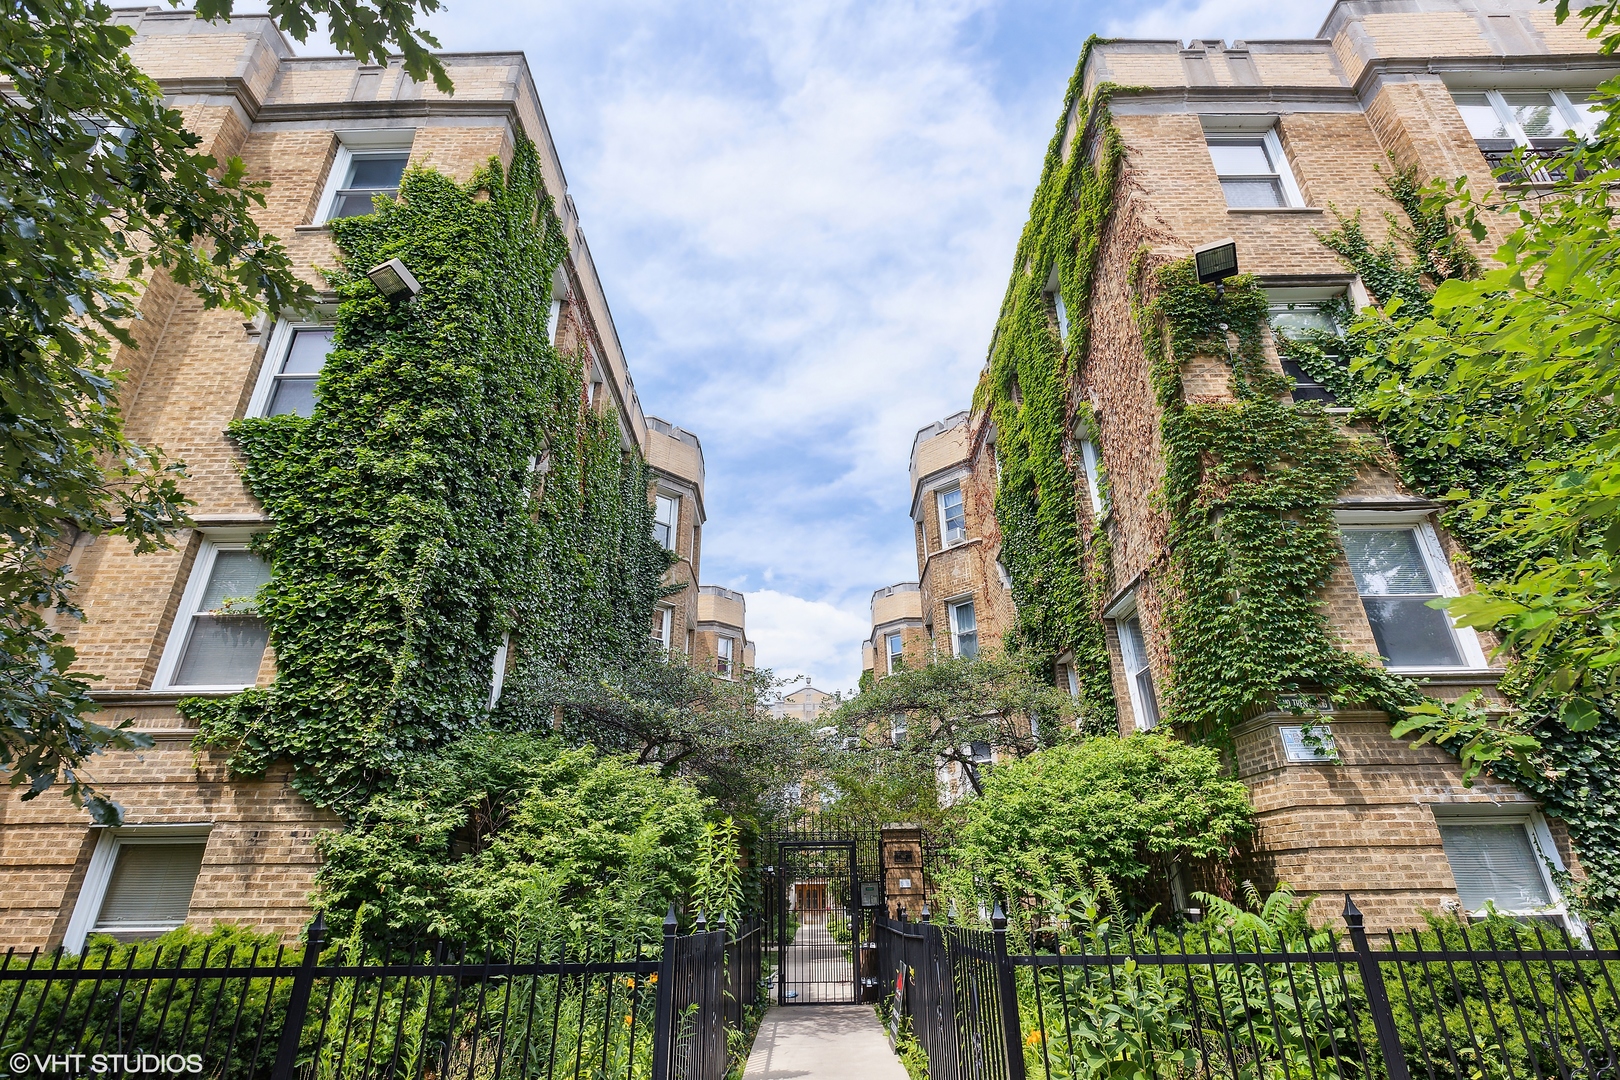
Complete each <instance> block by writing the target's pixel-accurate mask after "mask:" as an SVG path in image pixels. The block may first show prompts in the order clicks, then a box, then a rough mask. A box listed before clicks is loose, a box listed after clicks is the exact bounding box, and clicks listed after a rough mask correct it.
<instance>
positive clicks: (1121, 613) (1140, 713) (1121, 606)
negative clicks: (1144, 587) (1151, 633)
mask: <svg viewBox="0 0 1620 1080" xmlns="http://www.w3.org/2000/svg"><path fill="white" fill-rule="evenodd" d="M1103 617H1104V618H1107V619H1112V620H1113V621H1114V636H1115V637H1116V638H1118V639H1119V660H1120V668H1121V670H1122V671H1123V673H1124V675H1125V692H1126V694H1127V695H1128V696H1129V697H1130V700H1131V723H1132V724H1133V725H1135V727H1136V730H1137V731H1152V730H1153V729H1154V728H1156V727H1158V726H1159V723H1160V722H1161V721H1162V720H1163V719H1164V717H1163V714H1162V713H1160V711H1159V701H1158V695H1159V690H1158V686H1157V685H1155V686H1154V689H1153V698H1154V700H1153V709H1152V711H1151V713H1150V712H1149V710H1148V708H1147V704H1146V703H1145V702H1144V701H1143V700H1142V691H1141V688H1140V687H1138V686H1137V685H1136V674H1137V672H1138V671H1141V670H1143V668H1136V669H1135V670H1132V668H1131V656H1130V655H1129V653H1130V651H1131V650H1129V649H1127V647H1126V645H1127V643H1126V640H1125V624H1126V623H1127V622H1129V621H1130V620H1131V619H1135V620H1136V622H1137V625H1138V626H1140V625H1141V622H1142V616H1141V614H1140V613H1139V611H1138V609H1137V605H1136V594H1135V593H1132V594H1130V595H1129V596H1127V597H1125V598H1124V599H1123V600H1121V601H1120V602H1119V603H1117V604H1115V605H1114V606H1113V607H1112V608H1110V609H1109V610H1108V611H1107V612H1105V613H1104V616H1103ZM1142 651H1143V654H1144V655H1143V656H1142V657H1141V658H1140V659H1141V661H1142V664H1143V666H1144V667H1145V668H1146V669H1147V672H1148V677H1149V679H1151V678H1152V676H1153V665H1152V663H1151V662H1150V661H1149V660H1148V657H1147V656H1146V652H1147V628H1146V627H1143V629H1142Z"/></svg>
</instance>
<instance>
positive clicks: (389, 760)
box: [180, 140, 669, 816]
mask: <svg viewBox="0 0 1620 1080" xmlns="http://www.w3.org/2000/svg"><path fill="white" fill-rule="evenodd" d="M332 230H333V234H334V236H335V238H336V239H337V241H338V243H339V245H340V246H341V248H342V250H343V253H344V262H343V266H342V268H340V269H339V270H337V271H334V272H331V273H330V274H329V275H328V277H329V281H330V285H331V287H332V288H333V289H334V290H335V291H336V293H337V295H338V296H339V297H340V298H341V304H340V306H339V308H338V313H337V332H336V339H335V347H334V349H333V351H332V353H331V354H330V356H329V357H328V358H327V361H326V365H325V367H324V368H323V369H322V371H321V375H320V379H319V383H318V387H317V389H318V394H317V404H316V407H315V412H314V415H313V416H311V417H309V418H303V417H298V416H276V417H267V418H250V419H244V420H238V421H236V422H235V423H233V424H232V425H231V427H230V432H229V433H230V435H231V437H232V438H233V439H234V440H235V442H236V444H237V445H238V446H239V447H240V449H241V453H242V457H243V459H244V467H243V471H244V475H245V479H246V482H247V485H248V488H249V490H250V491H252V493H253V494H254V496H255V497H256V498H258V499H259V500H260V501H261V502H262V503H263V505H264V508H265V510H266V512H267V513H268V515H269V517H270V519H271V521H272V522H273V525H272V526H271V528H270V530H269V531H268V532H267V533H265V534H263V535H262V536H260V537H259V538H258V540H257V542H256V543H257V547H258V550H260V551H261V552H262V553H263V554H264V555H265V556H266V557H267V558H268V559H269V561H270V564H271V567H272V569H273V576H272V578H271V580H270V582H269V583H268V584H267V585H266V586H265V587H264V589H263V590H262V591H261V593H260V595H259V600H258V605H259V611H260V613H261V615H262V616H263V618H264V619H265V621H266V623H267V624H268V627H269V631H270V642H271V645H272V647H273V648H274V650H275V660H276V672H277V674H276V679H275V681H274V683H272V684H271V685H270V686H267V687H262V688H256V689H251V690H247V691H244V692H242V693H240V694H237V695H234V696H232V697H229V698H225V699H198V698H192V699H187V700H185V701H183V702H181V705H180V710H181V712H182V714H183V715H185V716H187V717H189V718H191V719H193V720H194V721H196V723H197V725H198V736H197V743H198V745H199V747H202V746H214V747H224V748H227V749H229V750H230V752H231V758H230V764H231V766H232V768H233V769H235V770H237V771H239V772H241V773H245V774H249V775H253V774H259V773H262V772H263V771H264V770H265V769H266V768H267V767H268V766H269V765H271V764H272V763H273V762H275V761H277V760H281V759H287V760H290V761H291V762H292V763H293V765H294V767H295V775H294V780H293V783H294V785H295V786H296V787H297V789H298V790H299V791H300V792H302V793H303V794H304V795H305V796H307V797H308V798H310V799H311V800H312V801H313V802H315V803H316V804H317V805H322V806H330V807H333V808H335V809H337V810H338V811H339V812H340V813H343V814H345V815H349V816H352V814H353V813H354V812H355V810H356V809H357V808H358V807H359V806H360V805H362V804H363V803H364V802H365V801H366V799H367V798H369V797H370V796H371V795H372V794H374V793H375V792H377V791H379V790H384V789H386V788H387V787H388V786H389V785H390V783H392V782H393V780H394V778H396V777H397V776H398V775H399V774H400V772H401V768H402V765H403V764H404V763H405V762H406V761H407V760H408V759H410V758H411V757H412V756H413V755H416V754H420V753H422V752H426V751H429V750H432V749H433V748H436V747H439V746H442V745H444V744H446V743H448V742H449V741H450V740H451V739H452V738H454V737H456V736H458V735H460V734H463V733H465V732H467V731H469V730H473V729H477V728H479V727H480V726H484V725H489V724H492V723H493V724H497V725H499V726H504V727H507V728H523V727H545V728H549V727H550V726H551V724H552V721H553V714H552V707H551V704H550V702H549V698H548V693H547V691H548V689H550V688H554V687H555V686H556V684H557V683H558V682H559V681H566V680H568V679H570V678H576V679H588V678H591V677H593V676H594V674H595V673H596V672H597V671H598V670H599V669H601V668H603V667H604V664H605V662H606V660H607V659H610V658H612V657H615V656H617V657H625V656H629V655H632V654H633V653H635V652H636V650H644V649H645V642H646V635H647V631H646V627H647V620H648V618H649V616H650V612H651V609H652V606H653V603H654V601H655V600H656V599H657V597H658V596H659V595H660V593H661V591H662V587H661V585H660V575H661V574H662V572H663V571H664V570H665V569H666V568H667V566H668V559H669V557H668V554H667V553H666V552H665V551H664V549H663V548H662V547H661V546H660V545H659V544H658V543H657V542H656V540H654V538H653V535H652V527H651V525H652V523H651V513H652V512H651V509H650V508H649V506H648V499H647V484H648V473H647V469H646V466H645V464H644V463H643V462H642V460H641V458H640V455H639V453H637V452H635V451H633V450H630V451H626V450H623V449H622V448H621V442H620V435H619V431H618V426H617V424H616V422H615V421H614V420H613V419H612V418H611V417H602V416H599V415H597V414H596V413H595V412H593V411H592V410H590V409H589V408H588V407H587V406H586V405H585V404H584V401H583V399H582V395H581V379H580V370H581V365H582V358H581V357H578V356H564V355H561V354H559V353H558V351H557V350H556V349H555V348H554V347H553V346H552V343H551V342H550V340H549V338H548V335H547V333H546V328H547V322H548V317H549V314H550V297H551V280H552V274H553V273H554V271H555V270H556V268H557V267H558V265H559V264H560V263H561V262H562V260H563V258H564V257H565V255H566V243H565V240H564V237H563V234H562V228H561V225H560V223H559V222H558V220H557V217H556V215H555V214H554V212H553V210H552V207H551V204H550V201H549V200H548V199H547V198H545V197H544V188H543V186H542V182H541V178H540V169H539V163H538V158H537V156H536V154H535V151H534V148H533V146H532V145H531V144H530V143H529V142H528V141H527V140H523V141H521V142H520V144H519V145H518V147H517V148H516V151H515V153H514V155H513V160H512V165H511V168H510V171H507V170H503V169H502V168H501V166H500V163H499V162H498V161H494V160H492V161H491V162H490V164H489V165H488V167H487V168H485V169H483V170H481V171H480V172H479V173H478V174H477V175H476V176H475V177H473V179H472V180H471V181H469V182H468V183H466V184H457V183H456V182H455V181H453V180H451V179H450V178H448V177H446V176H444V175H442V174H440V173H437V172H434V171H432V170H429V169H423V168H413V169H411V170H409V171H408V172H407V173H406V175H405V178H404V180H403V182H402V185H401V189H400V199H399V200H398V201H397V202H396V201H392V200H378V203H377V207H376V211H375V212H374V213H372V214H369V215H365V216H362V217H357V218H350V219H345V220H340V221H336V222H334V223H333V225H332ZM391 258H399V259H401V260H403V261H404V263H405V264H406V265H407V266H408V267H409V268H410V269H411V271H412V273H413V274H414V275H415V276H416V278H417V279H418V280H419V281H420V282H421V284H422V291H421V293H420V294H419V295H418V296H416V297H415V298H414V299H413V300H410V301H408V302H406V303H403V304H399V305H397V306H394V305H390V303H389V302H388V301H387V300H386V299H384V298H383V297H382V296H381V295H380V294H379V293H378V292H377V290H376V289H375V288H374V287H373V286H372V285H371V283H370V282H369V280H368V279H367V278H366V277H365V276H364V275H363V274H361V273H359V272H358V268H364V267H368V266H372V265H375V264H377V263H380V262H383V261H385V260H387V259H391ZM508 633H509V634H510V635H511V639H510V648H511V650H512V656H513V659H512V661H511V664H510V672H511V673H510V674H509V676H508V678H507V682H506V689H505V691H504V693H503V695H502V698H501V704H500V708H499V710H498V712H497V713H495V714H493V715H492V714H491V712H490V710H489V708H488V703H489V695H490V683H491V675H492V671H493V661H494V656H495V653H496V649H497V648H498V647H499V645H500V644H501V642H502V640H503V636H504V635H506V634H508Z"/></svg>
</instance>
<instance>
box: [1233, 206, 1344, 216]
mask: <svg viewBox="0 0 1620 1080" xmlns="http://www.w3.org/2000/svg"><path fill="white" fill-rule="evenodd" d="M1226 212H1227V213H1228V214H1321V213H1324V211H1322V210H1320V209H1318V208H1317V207H1314V206H1228V207H1227V208H1226Z"/></svg>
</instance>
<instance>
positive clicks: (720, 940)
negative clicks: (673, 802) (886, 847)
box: [0, 911, 762, 1080]
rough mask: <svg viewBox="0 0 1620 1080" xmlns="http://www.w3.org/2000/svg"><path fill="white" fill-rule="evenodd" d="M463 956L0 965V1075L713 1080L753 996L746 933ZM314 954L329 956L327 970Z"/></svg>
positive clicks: (133, 949)
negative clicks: (585, 949)
mask: <svg viewBox="0 0 1620 1080" xmlns="http://www.w3.org/2000/svg"><path fill="white" fill-rule="evenodd" d="M695 929H696V932H694V933H692V934H689V935H679V934H677V933H676V923H675V919H674V913H673V911H672V912H671V914H670V917H669V918H668V919H667V920H666V922H665V925H664V931H665V933H664V936H663V938H662V940H661V941H659V940H654V941H647V942H630V943H618V944H611V943H603V944H601V945H600V946H598V947H596V948H594V949H592V950H590V951H588V952H585V953H580V952H579V951H578V950H570V949H567V948H563V947H560V946H558V947H552V946H547V945H544V944H541V945H536V946H533V947H532V948H529V949H525V950H519V949H517V948H511V949H509V950H508V951H507V952H506V953H504V954H499V953H490V952H482V953H478V954H471V953H469V952H468V951H467V950H465V949H458V948H454V947H451V946H447V945H444V944H442V943H441V944H434V945H431V946H425V945H424V946H420V947H417V946H398V945H395V946H388V947H384V948H383V950H382V951H381V953H380V954H379V953H373V954H369V955H364V956H361V955H359V952H358V946H357V944H356V943H351V944H350V947H348V948H345V947H343V946H341V945H340V946H337V947H332V946H330V945H329V944H328V943H327V942H325V941H324V940H323V934H322V930H323V927H322V924H321V922H320V921H319V920H317V921H316V923H315V924H314V925H313V926H312V927H311V929H310V934H309V940H308V944H307V945H305V946H301V947H299V946H295V947H292V948H288V947H286V946H280V947H277V948H274V949H266V948H265V947H263V946H259V945H255V946H252V947H239V946H235V945H232V944H229V943H226V944H223V945H214V944H205V945H204V946H203V947H202V948H200V949H197V948H188V947H184V946H181V947H174V948H167V949H166V948H164V947H161V946H159V945H154V944H151V943H146V944H144V945H123V946H113V945H107V946H102V947H97V948H94V949H91V950H89V951H87V952H86V953H85V954H84V955H83V956H78V957H75V956H71V955H68V954H64V953H62V952H60V951H58V952H55V953H51V954H41V953H39V952H38V951H35V952H33V953H30V954H28V955H26V956H19V955H18V954H17V953H16V952H15V951H11V952H8V953H7V954H6V955H5V957H4V959H3V960H0V1076H4V1077H25V1076H26V1077H43V1076H51V1075H58V1074H59V1075H63V1076H68V1075H72V1076H85V1075H107V1074H113V1075H117V1074H125V1073H166V1074H173V1075H179V1076H184V1075H187V1074H191V1075H199V1076H206V1077H209V1078H210V1080H257V1078H267V1080H454V1078H458V1077H465V1078H466V1080H474V1078H477V1080H500V1078H501V1077H502V1076H503V1075H504V1076H510V1077H512V1078H513V1080H519V1078H539V1077H545V1078H547V1080H551V1078H558V1077H583V1076H589V1077H593V1078H596V1077H601V1078H612V1077H624V1078H626V1080H630V1078H635V1080H641V1078H651V1080H722V1078H723V1077H724V1076H725V1075H726V1073H727V1071H728V1068H729V1066H730V1058H729V1053H728V1037H727V1033H728V1032H729V1031H733V1030H737V1029H738V1028H740V1027H741V1026H742V1025H743V1024H744V1023H745V1022H746V1008H747V1006H749V1005H753V1004H756V1003H757V1002H758V1000H759V991H760V970H761V958H760V946H761V942H762V933H761V930H760V927H759V924H758V923H757V922H752V923H747V924H744V925H743V926H741V927H739V928H738V931H737V932H736V933H732V932H731V930H730V929H729V928H727V927H726V926H725V924H724V923H723V922H722V923H718V924H717V925H716V926H715V927H714V928H713V929H709V928H708V927H707V926H704V925H703V924H702V923H701V922H700V924H699V925H698V926H697V927H696V928H695ZM323 953H324V956H323Z"/></svg>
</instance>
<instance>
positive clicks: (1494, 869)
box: [1439, 818, 1562, 915]
mask: <svg viewBox="0 0 1620 1080" xmlns="http://www.w3.org/2000/svg"><path fill="white" fill-rule="evenodd" d="M1439 825H1440V841H1441V843H1442V844H1444V845H1445V849H1446V862H1448V863H1450V864H1451V876H1452V878H1453V879H1454V880H1455V881H1456V883H1457V898H1458V900H1460V901H1461V902H1462V906H1463V909H1464V910H1466V911H1467V912H1469V913H1470V914H1477V913H1479V912H1481V911H1483V910H1484V909H1485V904H1486V902H1487V901H1489V902H1490V903H1491V904H1493V905H1494V906H1495V907H1496V909H1497V910H1498V911H1501V912H1505V913H1507V914H1519V915H1528V914H1532V913H1536V912H1547V911H1549V909H1556V908H1561V906H1562V905H1561V904H1560V898H1559V896H1558V894H1557V891H1556V890H1555V889H1554V888H1553V884H1552V881H1551V880H1550V879H1549V878H1548V874H1547V860H1546V859H1545V858H1544V857H1543V855H1542V853H1541V851H1540V850H1538V849H1539V848H1541V847H1542V844H1541V842H1540V839H1539V837H1536V836H1535V835H1534V834H1533V828H1532V824H1531V822H1529V821H1528V820H1525V819H1522V818H1520V819H1515V820H1508V821H1501V820H1490V819H1477V818H1476V819H1472V820H1470V819H1467V818H1460V819H1455V820H1451V821H1441V822H1439Z"/></svg>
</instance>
